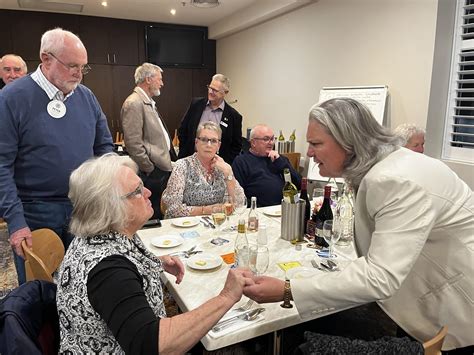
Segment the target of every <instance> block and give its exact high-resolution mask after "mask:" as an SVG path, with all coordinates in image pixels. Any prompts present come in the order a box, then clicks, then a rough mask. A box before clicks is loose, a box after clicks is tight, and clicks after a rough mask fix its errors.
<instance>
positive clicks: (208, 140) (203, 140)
mask: <svg viewBox="0 0 474 355" xmlns="http://www.w3.org/2000/svg"><path fill="white" fill-rule="evenodd" d="M197 139H199V141H200V142H201V143H202V144H209V143H211V144H212V145H216V144H218V143H219V142H220V141H221V140H220V139H215V138H205V137H197Z"/></svg>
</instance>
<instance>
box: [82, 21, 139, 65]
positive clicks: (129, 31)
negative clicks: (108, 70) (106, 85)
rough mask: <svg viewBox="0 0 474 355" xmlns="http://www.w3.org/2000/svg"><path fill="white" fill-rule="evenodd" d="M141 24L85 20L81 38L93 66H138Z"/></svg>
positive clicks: (135, 22)
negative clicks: (139, 27) (139, 26)
mask: <svg viewBox="0 0 474 355" xmlns="http://www.w3.org/2000/svg"><path fill="white" fill-rule="evenodd" d="M138 32H139V31H138V23H137V21H128V20H117V19H106V18H101V17H90V16H82V17H81V19H80V31H79V34H80V37H81V40H82V41H83V42H84V45H85V46H86V48H87V53H88V59H89V63H92V64H115V65H137V64H138V61H139V54H138V48H139V41H144V39H143V38H141V39H140V38H139V36H138Z"/></svg>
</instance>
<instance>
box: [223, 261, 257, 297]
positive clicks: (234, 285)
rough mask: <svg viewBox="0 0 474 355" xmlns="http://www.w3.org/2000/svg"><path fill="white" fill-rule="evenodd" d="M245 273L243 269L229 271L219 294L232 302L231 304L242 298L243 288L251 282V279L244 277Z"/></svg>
mask: <svg viewBox="0 0 474 355" xmlns="http://www.w3.org/2000/svg"><path fill="white" fill-rule="evenodd" d="M245 273H246V270H245V269H240V268H238V269H230V270H229V273H228V274H227V279H226V280H225V285H224V288H223V289H222V291H221V293H220V294H221V295H222V296H224V297H227V298H229V299H230V300H232V302H233V303H235V302H238V301H239V300H240V298H241V297H242V292H243V288H244V286H245V285H246V284H248V283H251V282H252V280H251V279H249V278H248V277H246V276H244V274H245Z"/></svg>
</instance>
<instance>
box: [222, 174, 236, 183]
mask: <svg viewBox="0 0 474 355" xmlns="http://www.w3.org/2000/svg"><path fill="white" fill-rule="evenodd" d="M224 179H226V180H227V181H232V180H234V175H232V174H229V175H227V176H225V177H224Z"/></svg>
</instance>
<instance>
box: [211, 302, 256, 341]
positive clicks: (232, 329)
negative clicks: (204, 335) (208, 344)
mask: <svg viewBox="0 0 474 355" xmlns="http://www.w3.org/2000/svg"><path fill="white" fill-rule="evenodd" d="M242 313H243V312H242V311H235V310H233V309H231V310H230V311H228V312H227V313H226V314H224V316H223V317H222V318H221V319H219V322H221V321H223V320H226V319H228V318H231V317H234V316H238V315H240V314H242ZM264 314H265V312H263V313H260V314H259V315H258V316H257V318H255V319H254V320H252V321H248V320H243V319H238V320H236V321H234V322H233V323H232V324H231V325H229V326H228V327H226V328H224V329H222V330H221V331H219V332H215V331H213V330H212V329H211V330H210V331H209V333H208V334H209V336H210V337H211V338H214V339H217V338H220V337H223V336H224V335H227V334H229V333H232V332H235V331H236V330H239V329H241V328H246V327H248V326H250V325H252V324H255V323H258V322H260V321H262V320H264V319H265V316H264Z"/></svg>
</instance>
